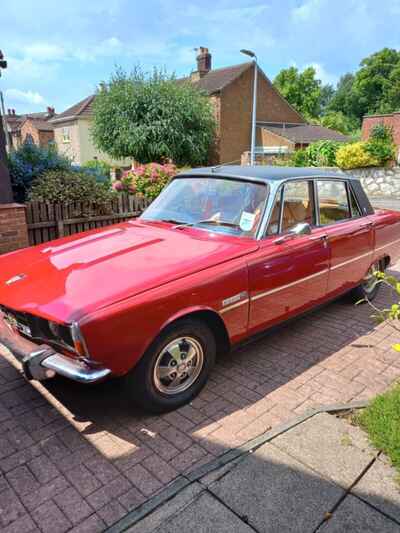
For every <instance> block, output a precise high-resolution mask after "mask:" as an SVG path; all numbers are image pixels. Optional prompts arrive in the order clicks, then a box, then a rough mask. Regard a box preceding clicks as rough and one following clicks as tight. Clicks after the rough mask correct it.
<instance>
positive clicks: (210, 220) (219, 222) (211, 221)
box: [174, 218, 240, 229]
mask: <svg viewBox="0 0 400 533" xmlns="http://www.w3.org/2000/svg"><path fill="white" fill-rule="evenodd" d="M198 224H213V225H214V226H228V227H230V228H240V225H239V224H236V223H235V222H229V221H228V220H214V219H213V218H206V219H204V220H197V221H196V222H183V223H181V224H178V225H177V226H174V229H181V228H182V229H183V228H191V227H193V226H197V225H198Z"/></svg>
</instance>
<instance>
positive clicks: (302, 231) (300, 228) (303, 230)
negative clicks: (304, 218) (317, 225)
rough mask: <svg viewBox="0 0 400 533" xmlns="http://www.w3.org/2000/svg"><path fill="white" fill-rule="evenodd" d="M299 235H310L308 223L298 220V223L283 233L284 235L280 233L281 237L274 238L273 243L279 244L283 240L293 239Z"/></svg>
mask: <svg viewBox="0 0 400 533" xmlns="http://www.w3.org/2000/svg"><path fill="white" fill-rule="evenodd" d="M300 235H311V226H310V224H308V223H307V222H299V224H296V225H295V226H293V228H292V229H291V230H289V233H285V235H282V237H278V238H277V239H275V240H274V243H275V244H281V243H283V242H285V241H289V240H290V239H294V238H295V237H300Z"/></svg>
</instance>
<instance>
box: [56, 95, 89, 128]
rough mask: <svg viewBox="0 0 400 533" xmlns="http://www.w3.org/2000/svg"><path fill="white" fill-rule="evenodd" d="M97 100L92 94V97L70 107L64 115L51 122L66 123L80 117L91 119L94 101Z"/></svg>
mask: <svg viewBox="0 0 400 533" xmlns="http://www.w3.org/2000/svg"><path fill="white" fill-rule="evenodd" d="M94 99H95V95H94V94H91V95H90V96H87V97H86V98H84V99H83V100H81V101H80V102H78V103H77V104H75V105H73V106H71V107H69V108H68V109H66V110H65V111H63V113H60V114H59V115H57V116H56V117H55V118H53V119H52V120H51V121H50V122H53V123H57V122H64V121H66V120H73V119H76V118H79V117H90V116H91V114H92V105H93V101H94Z"/></svg>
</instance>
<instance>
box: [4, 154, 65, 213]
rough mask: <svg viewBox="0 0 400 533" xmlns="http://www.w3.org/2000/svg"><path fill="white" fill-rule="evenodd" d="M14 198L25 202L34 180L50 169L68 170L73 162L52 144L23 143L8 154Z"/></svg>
mask: <svg viewBox="0 0 400 533" xmlns="http://www.w3.org/2000/svg"><path fill="white" fill-rule="evenodd" d="M8 167H9V170H10V177H11V185H12V188H13V194H14V199H15V200H16V201H17V202H22V203H23V202H24V201H25V199H26V196H27V192H28V190H29V188H30V186H31V183H32V181H33V180H35V179H36V178H38V177H39V176H40V175H41V174H43V173H44V172H47V171H49V170H67V169H70V168H71V162H70V161H69V160H68V159H67V158H65V157H63V156H61V155H59V154H58V153H57V151H56V149H55V148H54V147H53V146H52V147H49V148H40V147H39V146H36V145H35V144H23V145H22V146H20V147H19V148H18V150H15V151H13V152H11V154H10V155H9V156H8Z"/></svg>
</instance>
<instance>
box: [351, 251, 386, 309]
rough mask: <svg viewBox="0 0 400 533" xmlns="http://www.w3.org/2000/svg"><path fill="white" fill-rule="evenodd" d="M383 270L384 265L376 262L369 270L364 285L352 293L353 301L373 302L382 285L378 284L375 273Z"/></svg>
mask: <svg viewBox="0 0 400 533" xmlns="http://www.w3.org/2000/svg"><path fill="white" fill-rule="evenodd" d="M380 270H383V265H382V264H381V262H380V261H376V263H374V264H373V265H371V267H370V268H369V270H368V272H367V273H366V275H365V278H364V279H363V281H362V283H361V284H360V285H359V286H358V287H356V288H355V289H353V290H352V291H351V292H350V295H351V298H352V300H354V301H355V302H359V301H360V300H370V301H372V300H373V299H374V298H375V297H376V295H377V294H378V291H379V288H380V283H377V279H376V277H375V272H378V271H380Z"/></svg>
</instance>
